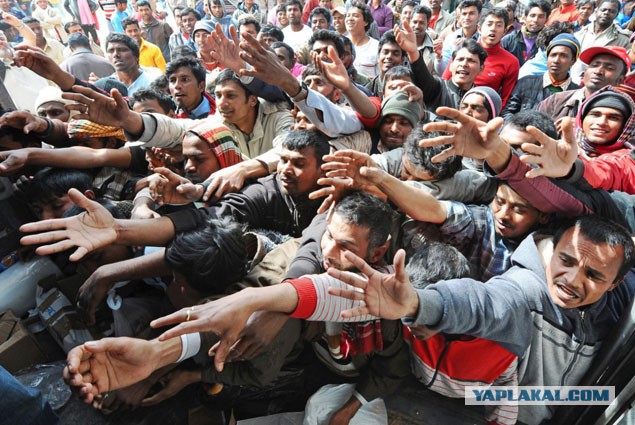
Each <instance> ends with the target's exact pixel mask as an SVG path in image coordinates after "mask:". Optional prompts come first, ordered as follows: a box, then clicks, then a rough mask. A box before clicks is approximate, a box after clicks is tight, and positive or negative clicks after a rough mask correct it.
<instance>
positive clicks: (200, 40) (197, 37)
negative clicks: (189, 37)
mask: <svg viewBox="0 0 635 425" xmlns="http://www.w3.org/2000/svg"><path fill="white" fill-rule="evenodd" d="M208 35H209V33H208V32H207V31H203V30H198V31H196V32H195V33H194V43H196V47H198V50H203V51H205V50H207V49H205V42H206V41H207V36H208Z"/></svg>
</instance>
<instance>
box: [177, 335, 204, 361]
mask: <svg viewBox="0 0 635 425" xmlns="http://www.w3.org/2000/svg"><path fill="white" fill-rule="evenodd" d="M200 349H201V335H200V334H199V333H198V332H196V333H192V334H185V335H181V356H180V357H179V359H178V360H177V361H176V362H175V363H181V362H182V361H183V360H185V359H189V358H190V357H194V356H195V355H197V354H198V352H199V350H200Z"/></svg>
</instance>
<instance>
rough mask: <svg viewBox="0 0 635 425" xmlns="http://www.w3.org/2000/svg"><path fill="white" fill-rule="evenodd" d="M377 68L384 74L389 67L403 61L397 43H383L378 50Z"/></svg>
mask: <svg viewBox="0 0 635 425" xmlns="http://www.w3.org/2000/svg"><path fill="white" fill-rule="evenodd" d="M378 61H379V70H380V73H381V75H384V74H385V73H386V71H388V70H389V69H391V68H393V67H395V66H397V65H401V64H402V63H403V55H402V51H401V47H399V45H398V44H393V43H384V45H383V46H381V49H380V50H379V60H378Z"/></svg>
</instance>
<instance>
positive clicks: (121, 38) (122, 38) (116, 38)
mask: <svg viewBox="0 0 635 425" xmlns="http://www.w3.org/2000/svg"><path fill="white" fill-rule="evenodd" d="M110 43H122V44H125V45H126V47H127V48H129V49H130V50H131V51H132V55H133V56H134V57H136V58H139V44H137V41H136V40H134V39H132V38H131V37H129V36H127V35H126V34H122V33H120V32H111V33H110V34H108V36H107V37H106V50H108V44H110Z"/></svg>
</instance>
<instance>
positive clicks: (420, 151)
mask: <svg viewBox="0 0 635 425" xmlns="http://www.w3.org/2000/svg"><path fill="white" fill-rule="evenodd" d="M442 135H443V134H441V133H438V132H426V131H423V130H422V129H421V126H419V125H417V126H415V128H413V129H412V131H411V132H410V134H409V135H408V137H407V138H406V141H405V142H404V145H403V151H404V154H405V155H406V156H407V157H408V162H410V163H411V164H412V166H413V167H415V168H417V169H423V170H425V171H427V172H428V173H430V175H431V176H432V177H434V178H435V179H436V180H443V179H447V178H450V177H452V176H454V175H455V174H456V173H458V172H459V171H460V170H461V168H462V160H463V158H462V157H460V156H458V155H454V156H451V157H449V158H448V159H446V160H444V161H441V162H436V163H435V162H432V158H433V157H435V156H436V155H438V154H440V153H441V152H443V151H444V150H445V149H447V147H448V146H447V145H444V146H435V147H429V148H422V147H420V146H419V141H420V140H423V139H431V138H433V137H439V136H442Z"/></svg>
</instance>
